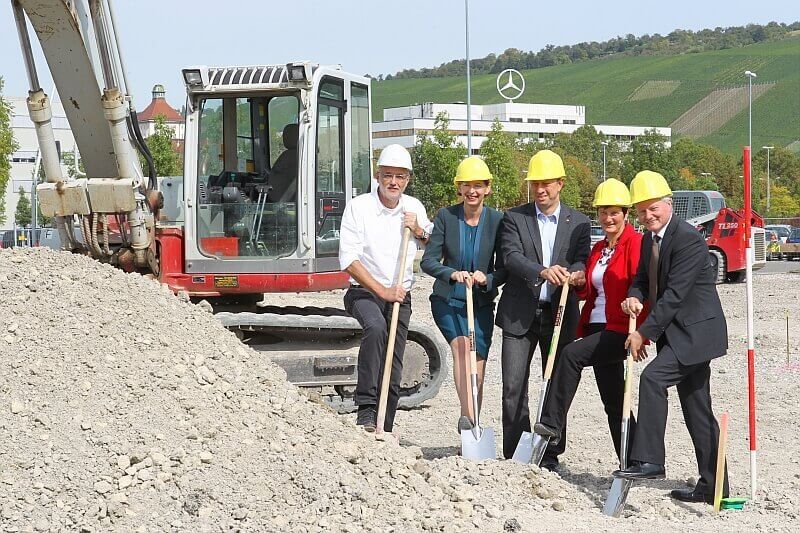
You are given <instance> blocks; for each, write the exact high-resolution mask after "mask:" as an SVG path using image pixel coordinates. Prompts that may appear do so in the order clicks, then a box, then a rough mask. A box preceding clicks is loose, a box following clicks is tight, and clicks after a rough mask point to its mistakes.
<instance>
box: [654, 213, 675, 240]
mask: <svg viewBox="0 0 800 533" xmlns="http://www.w3.org/2000/svg"><path fill="white" fill-rule="evenodd" d="M670 222H672V215H670V217H669V220H667V223H666V224H664V227H662V228H661V229H660V230H658V233H653V238H655V237H658V238H659V239H663V238H664V234H665V233H667V227H668V226H669V223H670Z"/></svg>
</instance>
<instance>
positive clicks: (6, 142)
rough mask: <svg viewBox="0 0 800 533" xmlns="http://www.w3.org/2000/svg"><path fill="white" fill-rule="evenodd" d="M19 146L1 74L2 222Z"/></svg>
mask: <svg viewBox="0 0 800 533" xmlns="http://www.w3.org/2000/svg"><path fill="white" fill-rule="evenodd" d="M17 146H18V145H17V143H16V141H15V140H14V135H13V132H12V130H11V106H10V105H9V104H8V103H7V102H6V101H5V100H4V99H3V77H2V76H0V224H4V223H5V221H6V187H7V186H8V180H9V178H10V177H11V154H12V153H14V151H15V150H16V149H17Z"/></svg>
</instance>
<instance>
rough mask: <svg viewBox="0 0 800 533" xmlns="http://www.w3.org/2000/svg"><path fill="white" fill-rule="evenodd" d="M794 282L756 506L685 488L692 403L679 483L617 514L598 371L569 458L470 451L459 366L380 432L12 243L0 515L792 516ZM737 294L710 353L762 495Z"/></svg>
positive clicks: (135, 299) (494, 401)
mask: <svg viewBox="0 0 800 533" xmlns="http://www.w3.org/2000/svg"><path fill="white" fill-rule="evenodd" d="M799 281H800V276H798V275H794V274H784V275H779V276H758V277H756V295H757V303H756V306H757V307H756V309H757V315H756V316H757V321H756V326H757V332H758V337H757V346H756V349H757V352H758V364H757V373H758V387H759V398H758V399H759V407H760V410H759V432H760V433H759V438H760V441H759V442H760V452H759V453H760V455H759V466H760V475H759V478H760V481H761V484H760V499H759V502H758V503H757V504H754V505H749V506H748V507H747V508H746V509H745V510H744V511H726V512H724V513H722V514H720V515H719V516H713V515H712V514H711V513H710V507H709V506H705V505H699V504H697V505H683V504H675V503H673V502H671V501H670V500H669V498H668V497H667V496H666V493H667V491H668V489H669V488H673V487H675V486H680V485H685V483H686V480H687V479H688V478H690V477H691V476H693V475H695V468H694V459H693V453H692V450H691V445H690V441H689V438H688V434H687V433H686V431H685V429H683V428H682V419H681V416H680V413H679V410H680V407H679V406H678V404H677V399H676V398H675V399H674V409H673V410H672V413H671V417H670V425H669V428H668V438H667V439H668V440H667V452H668V464H667V475H668V478H667V480H665V481H661V482H656V483H641V484H637V485H635V486H634V488H633V489H632V490H631V495H630V497H629V503H630V505H629V506H628V510H627V511H626V513H625V516H624V517H623V518H622V519H619V520H614V519H610V518H607V517H604V516H603V515H602V514H601V511H600V509H601V506H602V502H603V500H604V499H605V493H606V491H607V488H608V486H609V484H610V478H609V472H610V471H611V470H612V469H613V468H614V457H613V452H612V451H611V444H610V438H609V437H608V436H607V429H606V423H605V420H604V416H603V413H602V408H601V407H600V404H599V399H598V396H597V393H596V390H595V388H594V385H593V384H592V379H591V375H590V374H589V375H587V376H586V378H587V379H585V380H584V383H583V384H582V386H581V389H580V391H579V393H578V397H577V398H576V401H575V403H574V405H573V409H572V413H571V428H572V431H571V433H570V436H569V439H570V440H569V443H568V448H567V453H566V454H565V456H564V458H563V466H562V468H561V470H560V471H559V472H558V473H548V472H543V471H540V470H539V469H537V468H535V467H525V466H522V465H518V464H515V463H513V462H508V461H495V462H487V463H481V464H478V463H471V462H466V461H463V460H462V459H460V458H459V457H457V456H456V455H457V453H458V443H459V440H458V435H457V434H456V431H455V422H456V415H457V407H456V406H457V400H456V397H455V393H454V390H453V388H452V382H451V381H449V382H448V384H447V385H446V386H445V387H444V388H443V390H442V392H441V393H440V395H439V396H438V397H437V398H435V399H434V400H433V401H431V402H429V404H428V405H426V406H425V407H423V408H420V409H416V410H412V411H408V412H401V413H400V414H399V415H398V418H397V428H396V431H395V433H396V434H397V436H399V439H400V442H399V443H398V442H396V441H395V440H394V439H391V438H390V439H388V440H385V441H376V440H375V438H374V437H373V436H370V435H367V434H364V433H362V432H361V431H360V430H359V429H358V428H356V427H355V426H354V424H353V418H354V417H353V416H352V415H351V416H337V415H335V414H333V413H331V412H330V411H329V410H328V409H326V408H325V407H324V406H320V405H317V404H314V403H311V402H309V401H307V400H306V398H305V396H304V395H302V394H300V393H299V392H298V391H297V389H295V388H294V387H292V386H291V385H288V384H287V383H286V382H285V381H284V375H283V372H282V371H281V370H280V369H278V368H277V367H275V366H274V365H272V364H271V363H269V362H268V361H267V360H266V356H265V355H264V354H262V353H258V352H255V351H253V350H251V349H249V348H247V347H245V346H243V345H242V344H241V343H239V342H238V340H237V339H236V338H235V336H234V335H233V334H231V333H229V332H227V331H226V330H224V329H223V328H222V327H221V326H219V325H218V324H217V322H216V321H215V319H214V317H213V316H211V315H210V314H208V313H207V312H206V311H205V310H204V309H203V308H202V307H200V306H195V305H192V304H189V303H185V302H182V301H180V300H179V299H178V298H176V297H174V296H173V295H172V294H170V293H169V292H168V291H166V290H164V289H163V288H161V287H160V286H159V285H158V284H157V283H155V282H153V281H150V280H148V279H146V278H143V277H141V276H138V275H126V274H123V273H121V272H119V271H117V270H115V269H113V268H111V267H108V266H103V265H100V264H98V263H96V262H94V261H91V260H90V259H88V258H84V257H79V256H74V255H68V254H64V253H60V252H52V251H48V250H33V251H32V250H0V301H2V306H1V307H0V362H1V363H0V531H111V530H113V531H237V530H241V531H323V530H325V531H403V532H405V531H430V530H432V531H466V530H478V529H479V530H483V531H541V530H546V529H547V530H549V529H552V530H571V531H574V530H587V531H588V530H592V531H598V530H600V531H603V530H609V531H610V530H612V529H618V528H620V527H623V528H624V529H626V530H645V529H653V528H656V529H658V530H686V529H689V528H691V529H692V530H695V531H712V530H713V531H716V530H720V529H727V530H734V531H736V530H753V529H760V530H769V531H778V530H783V531H794V530H796V529H797V527H798V525H799V524H798V518H797V512H796V511H795V508H794V506H793V503H794V502H793V501H792V500H793V499H795V498H796V497H797V494H798V488H800V486H799V485H800V465H799V464H798V459H796V458H795V456H794V454H795V452H796V451H797V447H798V443H797V442H796V438H795V435H796V423H795V420H796V418H797V416H798V405H800V400H798V392H799V391H798V389H799V388H800V386H799V385H798V382H799V381H800V379H798V378H800V366H797V365H794V364H790V365H787V364H786V352H785V350H786V348H785V327H786V325H785V316H786V310H787V308H788V309H791V310H792V312H793V313H794V314H796V310H797V295H798V289H797V285H798V282H799ZM430 285H431V283H430V280H429V279H426V278H423V279H422V281H421V283H420V285H419V287H418V290H416V291H415V293H414V309H415V313H414V319H421V320H426V319H429V317H430V311H429V307H428V304H427V295H428V292H429V289H430ZM720 293H721V296H722V298H723V305H724V306H725V308H726V310H727V312H728V316H729V329H730V332H731V352H730V355H729V356H727V357H725V358H722V359H720V360H717V361H715V362H714V364H713V369H714V374H713V378H712V379H713V381H712V392H713V394H714V398H715V409H716V410H717V412H722V411H728V412H729V413H730V414H731V417H732V421H731V435H730V442H729V464H730V469H731V481H732V492H734V493H735V494H736V495H746V494H747V492H748V454H747V440H746V439H747V424H746V411H745V408H746V399H747V394H746V373H745V371H746V358H745V342H744V285H730V286H724V287H722V288H721V290H720ZM287 299H288V300H291V301H292V302H293V303H299V304H302V303H305V302H312V303H314V304H315V305H329V304H334V305H336V304H339V303H340V302H341V293H338V292H334V293H328V294H324V295H315V296H306V297H302V298H301V297H297V296H294V295H292V296H282V297H279V298H278V297H276V300H277V301H285V300H287ZM792 320H793V321H794V322H795V324H793V328H794V329H793V336H794V337H796V335H797V334H798V333H797V332H798V328H797V327H796V321H797V318H796V317H792ZM792 342H793V343H794V342H796V341H795V340H793V341H792ZM498 350H499V339H498V338H497V333H496V337H495V344H494V346H493V348H492V353H491V356H490V357H491V358H490V363H489V375H488V378H487V387H486V401H485V403H486V407H485V414H484V418H485V422H486V424H487V425H492V426H493V427H494V428H495V431H496V432H497V434H498V435H497V436H498V444H499V442H500V438H501V434H502V427H501V424H500V420H499V415H500V401H499V394H500V367H499V356H498ZM792 357H793V358H795V359H798V360H799V362H800V353H798V350H797V348H796V347H795V345H794V344H793V345H792ZM538 386H539V384H538V380H537V381H536V382H533V383H531V396H532V397H535V396H536V394H537V391H538Z"/></svg>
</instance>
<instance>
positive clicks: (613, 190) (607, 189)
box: [592, 178, 631, 207]
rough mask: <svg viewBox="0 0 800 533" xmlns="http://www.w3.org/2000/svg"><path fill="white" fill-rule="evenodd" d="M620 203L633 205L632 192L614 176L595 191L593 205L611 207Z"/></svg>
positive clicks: (624, 205) (627, 205) (626, 205)
mask: <svg viewBox="0 0 800 533" xmlns="http://www.w3.org/2000/svg"><path fill="white" fill-rule="evenodd" d="M612 205H618V206H620V207H630V206H631V193H629V192H628V187H627V186H626V185H625V184H624V183H622V182H621V181H619V180H616V179H614V178H610V179H607V180H606V181H604V182H603V183H601V184H600V185H598V186H597V189H595V191H594V202H592V207H609V206H612Z"/></svg>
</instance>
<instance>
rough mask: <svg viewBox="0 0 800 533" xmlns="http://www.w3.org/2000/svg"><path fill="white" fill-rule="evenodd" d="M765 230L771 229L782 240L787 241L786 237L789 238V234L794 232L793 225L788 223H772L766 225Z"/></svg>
mask: <svg viewBox="0 0 800 533" xmlns="http://www.w3.org/2000/svg"><path fill="white" fill-rule="evenodd" d="M764 229H765V230H768V229H771V230H772V231H774V232H775V233H776V234H777V235H778V239H780V241H781V242H786V239H788V238H789V234H790V233H791V232H792V227H791V226H790V225H788V224H770V225H768V226H764Z"/></svg>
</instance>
